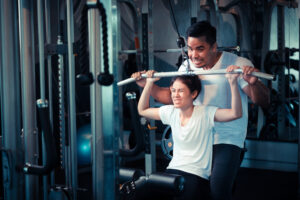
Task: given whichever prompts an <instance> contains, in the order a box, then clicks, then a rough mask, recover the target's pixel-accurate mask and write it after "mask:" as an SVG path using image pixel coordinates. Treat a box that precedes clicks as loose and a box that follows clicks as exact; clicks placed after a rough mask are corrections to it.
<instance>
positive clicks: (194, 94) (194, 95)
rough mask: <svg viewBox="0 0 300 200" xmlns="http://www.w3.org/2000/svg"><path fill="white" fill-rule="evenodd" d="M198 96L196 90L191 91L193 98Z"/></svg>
mask: <svg viewBox="0 0 300 200" xmlns="http://www.w3.org/2000/svg"><path fill="white" fill-rule="evenodd" d="M197 96H198V91H197V90H195V91H194V92H192V97H193V99H195V98H196V97H197Z"/></svg>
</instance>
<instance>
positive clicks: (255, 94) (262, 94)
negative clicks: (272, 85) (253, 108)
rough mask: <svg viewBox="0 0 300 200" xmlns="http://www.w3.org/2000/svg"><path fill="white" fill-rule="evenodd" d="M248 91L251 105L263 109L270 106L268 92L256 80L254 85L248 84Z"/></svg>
mask: <svg viewBox="0 0 300 200" xmlns="http://www.w3.org/2000/svg"><path fill="white" fill-rule="evenodd" d="M249 90H250V98H251V100H252V102H253V103H255V104H258V105H259V106H261V107H263V108H267V107H268V106H269V105H270V91H269V89H268V88H267V87H266V86H265V85H264V84H263V83H262V82H261V81H259V80H258V81H256V82H255V84H252V85H250V84H249Z"/></svg>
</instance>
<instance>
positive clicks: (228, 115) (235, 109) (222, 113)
mask: <svg viewBox="0 0 300 200" xmlns="http://www.w3.org/2000/svg"><path fill="white" fill-rule="evenodd" d="M230 89H231V108H225V109H220V108H219V109H217V111H216V114H215V118H214V120H215V121H217V122H228V121H231V120H234V119H237V118H240V117H242V114H243V111H242V101H241V96H240V92H239V88H238V85H237V83H232V84H230Z"/></svg>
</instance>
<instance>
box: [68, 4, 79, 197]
mask: <svg viewBox="0 0 300 200" xmlns="http://www.w3.org/2000/svg"><path fill="white" fill-rule="evenodd" d="M67 35H68V72H69V74H68V76H69V77H68V86H69V87H68V90H69V99H68V100H69V102H68V106H69V109H68V113H69V137H70V141H71V143H70V151H69V152H70V154H71V156H70V160H69V163H70V166H69V169H70V170H71V181H72V194H73V198H72V199H75V200H76V199H77V187H78V186H77V179H78V177H77V134H76V104H75V59H74V55H73V43H74V19H73V1H72V0H67Z"/></svg>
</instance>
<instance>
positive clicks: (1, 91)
mask: <svg viewBox="0 0 300 200" xmlns="http://www.w3.org/2000/svg"><path fill="white" fill-rule="evenodd" d="M17 13H18V9H17V2H16V1H11V0H2V1H0V40H1V42H0V98H1V99H0V105H1V113H0V114H1V133H2V141H1V142H2V145H1V146H2V149H3V151H2V152H1V154H2V172H1V173H3V179H2V181H3V182H2V183H3V189H4V194H3V197H4V199H23V198H24V189H23V188H24V175H23V174H22V173H21V172H19V171H17V170H16V167H17V166H20V165H22V164H24V155H23V154H20V151H21V150H20V147H21V146H22V141H21V137H20V133H21V96H20V76H19V74H20V63H19V52H18V35H17V33H18V17H17ZM6 150H7V151H6ZM5 152H10V153H11V157H9V158H10V159H11V160H10V161H11V165H9V162H8V160H6V159H5V156H4V154H5Z"/></svg>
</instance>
